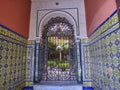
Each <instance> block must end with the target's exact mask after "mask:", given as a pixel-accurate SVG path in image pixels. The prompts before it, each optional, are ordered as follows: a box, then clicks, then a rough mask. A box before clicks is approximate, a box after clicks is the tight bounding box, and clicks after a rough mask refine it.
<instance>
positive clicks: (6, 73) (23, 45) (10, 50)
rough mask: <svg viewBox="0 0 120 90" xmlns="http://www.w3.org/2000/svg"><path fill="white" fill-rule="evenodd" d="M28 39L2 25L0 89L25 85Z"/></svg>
mask: <svg viewBox="0 0 120 90" xmlns="http://www.w3.org/2000/svg"><path fill="white" fill-rule="evenodd" d="M26 49H27V39H26V38H24V37H22V36H20V35H18V34H17V33H15V32H13V31H11V30H9V29H8V28H6V27H4V26H3V25H0V90H21V88H22V87H23V86H24V85H25V78H26V77H25V75H26Z"/></svg>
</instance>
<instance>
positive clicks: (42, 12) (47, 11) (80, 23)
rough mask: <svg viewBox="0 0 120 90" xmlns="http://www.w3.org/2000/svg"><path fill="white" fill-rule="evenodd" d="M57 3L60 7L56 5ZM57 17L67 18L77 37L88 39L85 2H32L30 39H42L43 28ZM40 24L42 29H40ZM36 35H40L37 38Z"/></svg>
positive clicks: (52, 0) (77, 0)
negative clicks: (51, 19)
mask: <svg viewBox="0 0 120 90" xmlns="http://www.w3.org/2000/svg"><path fill="white" fill-rule="evenodd" d="M56 2H58V3H59V5H56ZM68 13H69V14H68ZM55 16H62V17H66V18H67V19H68V20H69V22H70V23H71V24H72V25H73V26H74V29H75V36H76V37H80V38H86V37H87V35H86V21H85V8H84V0H32V6H31V19H30V33H29V39H30V40H34V39H37V38H40V34H41V33H40V31H41V28H42V26H44V24H45V23H46V22H47V21H48V20H49V19H50V18H51V17H55ZM72 16H73V17H74V19H73V17H72ZM43 17H44V18H43ZM39 22H40V27H38V24H39ZM75 22H76V23H75ZM76 24H77V26H76ZM36 31H37V32H36ZM76 31H80V33H79V32H76ZM36 33H37V34H38V35H39V36H38V37H37V38H36ZM77 34H80V35H77Z"/></svg>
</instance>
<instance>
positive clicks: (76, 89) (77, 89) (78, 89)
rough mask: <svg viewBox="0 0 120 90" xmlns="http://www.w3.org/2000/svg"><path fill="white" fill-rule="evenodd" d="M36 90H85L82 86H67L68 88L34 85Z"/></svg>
mask: <svg viewBox="0 0 120 90" xmlns="http://www.w3.org/2000/svg"><path fill="white" fill-rule="evenodd" d="M33 88H34V90H83V89H82V86H81V85H66V86H63V85H62V86H58V85H57V86H53V85H52V86H50V85H34V86H33Z"/></svg>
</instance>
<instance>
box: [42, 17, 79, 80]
mask: <svg viewBox="0 0 120 90" xmlns="http://www.w3.org/2000/svg"><path fill="white" fill-rule="evenodd" d="M42 48H43V52H42V53H43V54H42V55H43V59H42V61H43V68H42V71H41V72H42V80H43V81H46V80H47V81H76V80H77V78H76V77H77V76H76V75H77V73H76V72H77V64H76V61H77V60H76V56H75V38H74V30H73V26H72V25H71V24H70V23H69V21H68V20H67V19H66V18H64V17H54V18H51V19H50V20H49V21H48V23H47V24H46V25H45V26H44V29H43V31H42Z"/></svg>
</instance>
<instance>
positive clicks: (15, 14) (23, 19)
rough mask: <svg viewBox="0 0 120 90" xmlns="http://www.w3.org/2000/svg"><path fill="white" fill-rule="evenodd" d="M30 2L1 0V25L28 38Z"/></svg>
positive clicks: (24, 0) (26, 0)
mask: <svg viewBox="0 0 120 90" xmlns="http://www.w3.org/2000/svg"><path fill="white" fill-rule="evenodd" d="M30 6H31V1H30V0H0V24H3V25H4V26H6V27H8V28H10V29H12V30H14V31H15V32H17V33H19V34H21V35H23V36H25V37H28V32H29V20H30Z"/></svg>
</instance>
